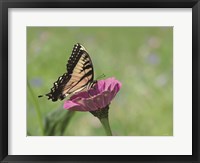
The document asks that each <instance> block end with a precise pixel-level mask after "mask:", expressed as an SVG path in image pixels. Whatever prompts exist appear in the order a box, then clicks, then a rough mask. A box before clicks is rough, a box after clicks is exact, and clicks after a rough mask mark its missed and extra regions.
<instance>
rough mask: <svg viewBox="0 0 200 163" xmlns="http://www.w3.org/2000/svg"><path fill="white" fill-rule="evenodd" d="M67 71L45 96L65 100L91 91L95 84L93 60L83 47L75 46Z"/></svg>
mask: <svg viewBox="0 0 200 163" xmlns="http://www.w3.org/2000/svg"><path fill="white" fill-rule="evenodd" d="M66 69H67V72H66V73H64V74H63V75H62V76H60V77H58V79H57V81H55V82H54V83H53V87H52V88H51V90H50V92H49V93H47V94H45V95H46V96H47V97H48V99H51V100H52V101H57V100H58V99H59V100H63V99H64V98H65V97H67V96H68V95H70V94H74V93H76V92H80V91H83V90H85V89H89V88H91V87H92V86H93V85H94V84H95V81H94V69H93V64H92V60H91V58H90V56H89V54H88V52H87V51H86V49H85V48H84V47H83V45H81V44H79V43H77V44H75V45H74V48H73V50H72V54H71V56H70V58H69V60H68V63H67V65H66ZM38 97H43V95H40V96H38Z"/></svg>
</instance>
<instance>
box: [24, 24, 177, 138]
mask: <svg viewBox="0 0 200 163" xmlns="http://www.w3.org/2000/svg"><path fill="white" fill-rule="evenodd" d="M77 42H79V43H81V44H83V46H84V47H85V48H86V49H87V51H88V52H89V54H90V56H91V58H92V61H93V65H94V71H95V77H98V76H100V75H102V74H105V75H106V78H107V77H112V76H113V77H115V78H116V79H118V80H119V81H121V83H122V88H121V90H120V92H119V93H118V94H117V96H116V98H115V99H114V100H113V101H112V103H111V105H110V113H109V114H110V115H109V119H110V125H111V128H112V131H113V133H114V135H119V136H132V135H133V136H168V135H169V136H171V135H173V28H172V27H27V78H28V82H29V83H30V88H31V89H32V94H33V96H35V97H36V100H38V101H37V102H38V105H39V107H37V105H36V102H35V101H34V98H33V97H32V95H31V93H30V90H29V89H28V92H27V96H28V97H27V132H28V134H29V135H33V136H34V135H42V134H43V133H42V131H41V127H40V121H42V123H43V127H45V118H46V117H47V115H49V114H50V112H55V111H56V110H58V109H59V108H60V107H62V105H63V101H58V102H51V101H49V100H47V99H46V98H39V99H38V98H37V96H38V95H40V94H45V93H48V92H49V91H50V88H51V87H52V86H53V82H55V81H56V80H57V78H58V77H59V76H61V75H62V74H63V73H64V72H65V71H66V63H67V60H68V58H69V56H70V55H71V51H72V48H73V46H74V44H76V43H77ZM38 108H39V109H40V110H39V112H40V113H41V117H38V113H37V112H38V111H37V109H38ZM64 112H67V111H66V110H64ZM64 112H63V114H64ZM58 117H59V116H58ZM38 118H40V120H38ZM58 120H59V118H58ZM69 122H70V123H69V124H67V125H66V126H67V129H66V130H65V132H64V133H63V134H64V135H77V136H79V135H85V136H88V135H91V136H95V135H97V136H99V135H105V133H104V130H103V128H102V126H101V125H100V122H99V121H98V119H96V118H94V117H93V116H92V115H91V114H90V113H85V112H76V114H74V116H73V118H72V119H71V120H70V121H69ZM55 135H57V134H56V133H55Z"/></svg>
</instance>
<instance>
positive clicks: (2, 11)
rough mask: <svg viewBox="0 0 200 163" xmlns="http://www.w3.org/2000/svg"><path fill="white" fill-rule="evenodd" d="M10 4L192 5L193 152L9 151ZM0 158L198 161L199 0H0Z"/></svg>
mask: <svg viewBox="0 0 200 163" xmlns="http://www.w3.org/2000/svg"><path fill="white" fill-rule="evenodd" d="M9 8H192V155H98V156H97V155H96V156H94V155H91V156H90V155H70V156H63V155H60V156H59V155H54V156H53V155H8V97H9V92H8V41H9V39H8V9H9ZM0 28H1V31H0V38H1V40H0V42H1V43H0V50H1V52H0V65H1V66H0V71H1V73H0V77H1V80H0V82H1V84H0V92H1V94H0V104H1V105H0V133H1V134H0V161H1V162H4V163H8V162H15V163H18V162H37V163H38V162H49V161H51V162H91V161H96V162H110V161H115V162H128V161H131V162H138V161H140V162H165V163H166V162H191V163H192V162H200V150H199V148H200V138H199V135H200V120H199V119H200V112H199V105H200V102H199V101H200V100H198V98H199V77H200V75H199V72H200V71H199V68H200V66H198V64H199V65H200V60H199V58H200V57H199V55H200V53H199V50H200V48H199V46H198V45H199V43H200V42H199V39H200V32H199V29H200V2H199V0H95V1H92V0H76V1H73V0H57V1H55V0H54V1H53V0H0Z"/></svg>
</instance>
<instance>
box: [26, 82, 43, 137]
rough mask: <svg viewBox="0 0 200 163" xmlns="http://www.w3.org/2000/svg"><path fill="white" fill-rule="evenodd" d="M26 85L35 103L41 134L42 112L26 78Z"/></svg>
mask: <svg viewBox="0 0 200 163" xmlns="http://www.w3.org/2000/svg"><path fill="white" fill-rule="evenodd" d="M27 86H28V90H29V92H30V94H31V96H32V99H33V102H34V103H35V108H36V113H37V117H38V123H39V126H40V130H41V133H42V135H44V128H43V123H42V114H41V112H40V106H39V104H38V102H37V99H36V98H35V97H36V96H35V94H34V92H33V90H32V88H31V86H30V83H29V82H28V80H27Z"/></svg>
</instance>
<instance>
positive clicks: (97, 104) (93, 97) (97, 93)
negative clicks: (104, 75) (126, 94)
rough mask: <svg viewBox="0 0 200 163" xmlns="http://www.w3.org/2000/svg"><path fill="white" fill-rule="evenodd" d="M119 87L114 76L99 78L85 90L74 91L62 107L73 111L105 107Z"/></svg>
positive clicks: (119, 84)
mask: <svg viewBox="0 0 200 163" xmlns="http://www.w3.org/2000/svg"><path fill="white" fill-rule="evenodd" d="M120 88H121V83H120V82H119V81H118V80H116V79H115V78H108V79H105V80H99V81H97V83H96V84H95V86H94V87H93V88H91V89H89V90H87V91H84V92H79V93H76V94H75V95H73V96H71V98H70V99H69V100H67V101H65V103H64V108H65V109H68V110H73V111H90V112H93V111H96V110H98V109H102V108H105V107H106V106H108V105H109V104H110V102H111V101H112V100H113V98H114V97H115V95H116V94H117V92H118V91H119V90H120Z"/></svg>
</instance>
